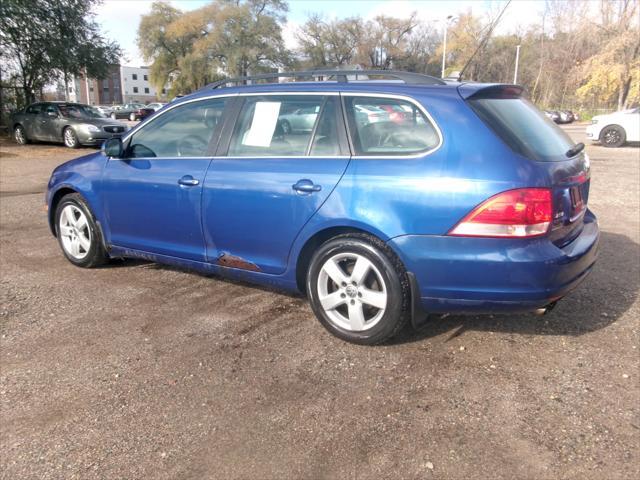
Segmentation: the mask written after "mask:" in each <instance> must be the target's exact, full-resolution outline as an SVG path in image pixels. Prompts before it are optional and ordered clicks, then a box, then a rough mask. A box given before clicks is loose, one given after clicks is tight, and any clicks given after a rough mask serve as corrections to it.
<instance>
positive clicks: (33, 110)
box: [27, 104, 42, 115]
mask: <svg viewBox="0 0 640 480" xmlns="http://www.w3.org/2000/svg"><path fill="white" fill-rule="evenodd" d="M41 112H42V104H38V105H31V106H30V107H29V108H27V113H29V114H32V115H37V114H39V113H41Z"/></svg>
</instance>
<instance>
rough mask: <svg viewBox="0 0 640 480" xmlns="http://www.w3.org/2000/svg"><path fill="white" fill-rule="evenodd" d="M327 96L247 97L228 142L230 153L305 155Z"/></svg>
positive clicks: (239, 154) (265, 155)
mask: <svg viewBox="0 0 640 480" xmlns="http://www.w3.org/2000/svg"><path fill="white" fill-rule="evenodd" d="M324 99H325V97H323V96H320V95H278V96H271V95H269V96H256V97H246V98H245V101H244V105H243V106H242V110H241V112H240V116H239V117H238V121H237V122H236V126H235V128H234V132H233V137H232V138H231V144H230V146H229V153H228V155H229V156H232V157H233V156H236V157H273V156H305V155H306V152H307V147H308V146H309V141H310V140H311V135H312V133H313V129H314V126H315V124H316V121H317V119H318V116H319V114H320V110H321V107H322V104H323V101H324Z"/></svg>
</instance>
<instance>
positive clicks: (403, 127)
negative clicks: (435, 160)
mask: <svg viewBox="0 0 640 480" xmlns="http://www.w3.org/2000/svg"><path fill="white" fill-rule="evenodd" d="M345 105H346V110H347V117H348V119H349V127H350V131H351V136H352V139H353V145H354V148H355V154H356V155H373V156H376V155H377V156H389V155H411V154H416V153H420V152H425V151H427V150H431V149H432V148H435V147H436V146H437V145H438V142H439V138H438V133H437V131H436V129H435V127H434V126H433V125H432V124H431V122H430V121H429V119H428V118H426V116H425V115H424V113H422V111H421V110H420V109H418V107H416V106H415V105H414V104H413V103H411V102H407V101H405V100H397V99H392V98H379V97H348V96H347V97H345Z"/></svg>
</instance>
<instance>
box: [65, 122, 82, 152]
mask: <svg viewBox="0 0 640 480" xmlns="http://www.w3.org/2000/svg"><path fill="white" fill-rule="evenodd" d="M62 141H63V142H64V146H65V147H68V148H78V147H79V146H80V141H79V140H78V135H76V132H75V130H74V129H73V128H71V127H67V128H65V129H64V130H63V131H62Z"/></svg>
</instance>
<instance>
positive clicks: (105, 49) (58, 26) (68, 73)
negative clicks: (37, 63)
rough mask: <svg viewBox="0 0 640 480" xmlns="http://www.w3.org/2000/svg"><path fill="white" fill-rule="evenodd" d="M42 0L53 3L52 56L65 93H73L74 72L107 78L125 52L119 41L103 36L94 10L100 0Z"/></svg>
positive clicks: (51, 15)
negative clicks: (122, 50) (71, 83)
mask: <svg viewBox="0 0 640 480" xmlns="http://www.w3.org/2000/svg"><path fill="white" fill-rule="evenodd" d="M39 1H46V2H47V3H49V17H50V18H52V19H53V20H54V21H53V26H54V29H55V32H54V33H55V37H54V38H53V39H52V44H51V60H52V63H53V67H54V69H55V70H57V71H59V73H60V76H61V77H62V80H63V81H64V86H65V95H66V96H67V97H68V95H69V80H70V79H71V77H72V76H74V75H79V74H84V75H85V76H87V77H93V78H98V79H103V78H106V77H107V75H108V74H109V67H110V66H111V65H113V64H115V63H118V61H119V59H120V56H121V54H122V52H121V50H120V47H119V46H118V44H117V43H115V42H112V41H109V40H106V39H105V38H103V37H102V35H101V34H100V29H99V27H98V24H97V23H96V22H95V20H94V14H93V12H92V10H93V8H94V7H95V5H97V4H98V3H100V0H39Z"/></svg>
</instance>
